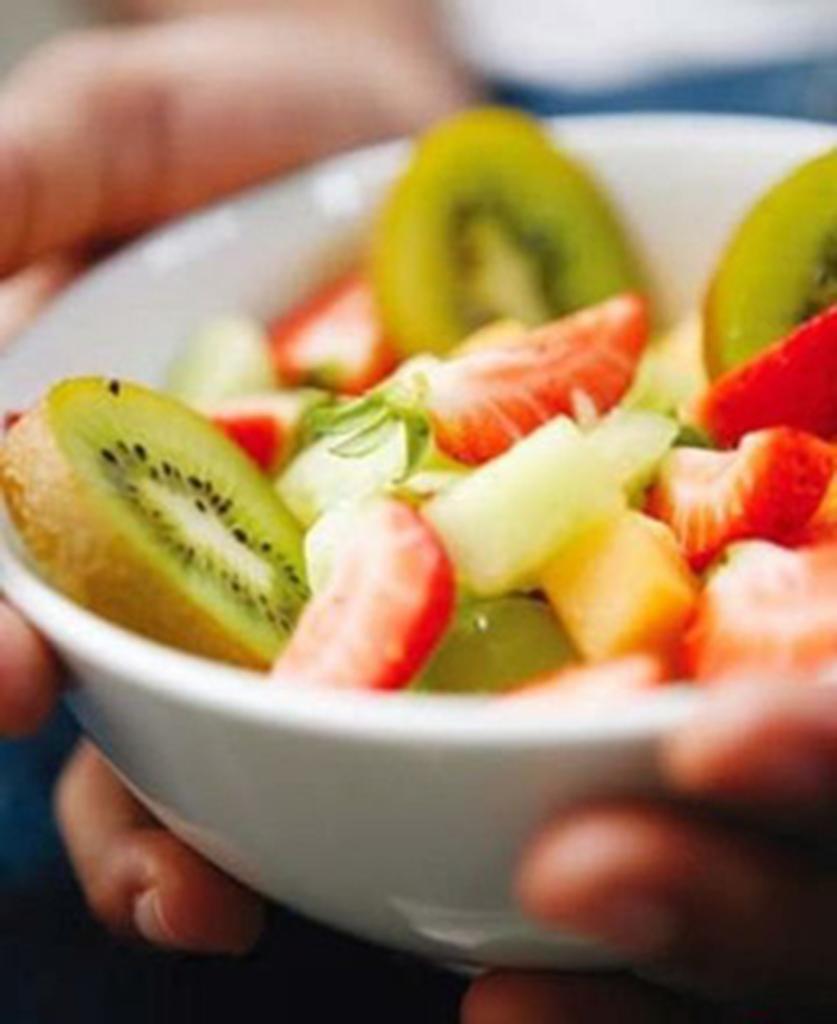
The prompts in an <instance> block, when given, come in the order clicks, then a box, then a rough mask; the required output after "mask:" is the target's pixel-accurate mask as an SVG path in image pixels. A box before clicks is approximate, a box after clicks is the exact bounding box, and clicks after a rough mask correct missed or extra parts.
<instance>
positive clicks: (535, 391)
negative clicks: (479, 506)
mask: <svg viewBox="0 0 837 1024" xmlns="http://www.w3.org/2000/svg"><path fill="white" fill-rule="evenodd" d="M648 332H649V315H648V308H647V304H646V303H645V301H644V300H643V299H642V298H641V297H640V296H638V295H633V294H625V295H620V296H618V297H616V298H614V299H610V300H608V301H607V302H604V303H602V304H600V305H598V306H594V307H592V308H590V309H585V310H582V311H581V312H580V313H575V314H573V315H571V316H568V317H565V318H563V319H562V320H558V321H556V322H554V323H551V324H547V325H546V326H544V327H541V328H538V329H537V330H535V331H533V332H532V333H531V334H530V335H529V337H528V339H526V340H519V339H518V340H515V341H514V342H512V343H509V344H505V345H497V346H496V347H491V348H485V349H481V350H477V351H473V352H469V353H466V354H465V355H462V356H460V357H459V358H455V359H451V360H449V361H447V362H441V363H439V364H438V365H437V366H435V367H434V368H433V369H432V370H431V371H430V372H428V375H427V378H428V394H427V397H426V403H427V408H428V411H429V414H430V419H431V422H432V424H433V429H434V435H435V438H436V442H437V444H438V445H439V447H440V448H441V449H442V451H444V452H445V453H446V454H448V455H450V456H451V457H452V458H454V459H457V460H459V461H460V462H464V463H467V464H469V465H478V464H480V463H482V462H486V461H488V460H489V459H493V458H495V457H496V456H498V455H501V454H502V453H503V452H504V451H506V450H507V449H509V448H510V447H511V446H512V445H514V444H515V443H516V442H517V441H519V440H520V439H521V438H523V437H525V436H526V435H527V434H530V433H532V431H534V430H535V429H536V428H537V427H539V426H542V425H543V424H544V423H546V422H547V421H548V420H550V419H553V418H554V417H555V416H559V415H561V414H567V415H571V416H572V415H583V414H584V413H585V412H589V410H590V409H591V407H592V408H595V410H596V411H597V412H599V413H603V412H606V411H607V410H609V409H610V408H612V407H613V406H614V405H616V403H617V402H618V401H619V400H620V399H621V398H622V396H623V395H624V394H625V392H626V391H627V389H628V387H629V386H630V384H631V381H632V380H633V377H634V373H635V371H636V367H637V364H638V362H639V358H640V356H641V355H642V352H643V349H644V347H645V344H646V341H647V338H648Z"/></svg>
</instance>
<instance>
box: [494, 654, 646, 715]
mask: <svg viewBox="0 0 837 1024" xmlns="http://www.w3.org/2000/svg"><path fill="white" fill-rule="evenodd" d="M663 681H664V676H663V667H662V664H661V663H660V662H659V661H658V660H657V659H656V658H652V657H650V656H649V655H644V654H637V655H633V656H631V657H627V658H618V659H615V660H613V661H607V662H602V664H600V665H586V666H583V667H581V668H568V669H562V670H561V671H560V672H556V673H555V674H554V675H549V676H546V677H544V678H541V679H537V680H534V681H533V682H530V683H527V684H525V685H524V686H522V687H520V688H519V689H517V690H514V691H513V692H512V693H510V694H508V695H507V696H506V697H505V698H504V705H505V707H508V706H509V704H510V703H512V702H513V703H514V705H515V707H519V708H525V707H530V706H531V707H533V708H536V709H539V708H542V709H543V710H544V711H546V710H548V709H549V708H554V709H556V710H557V709H560V710H562V711H564V710H572V711H582V710H583V711H587V710H591V711H595V710H598V709H599V708H601V710H603V711H607V710H608V709H609V708H610V707H612V706H613V704H614V703H616V702H618V701H620V700H624V698H625V697H629V696H632V695H633V694H636V693H642V692H644V691H647V690H654V689H656V688H657V687H659V686H661V685H662V684H663Z"/></svg>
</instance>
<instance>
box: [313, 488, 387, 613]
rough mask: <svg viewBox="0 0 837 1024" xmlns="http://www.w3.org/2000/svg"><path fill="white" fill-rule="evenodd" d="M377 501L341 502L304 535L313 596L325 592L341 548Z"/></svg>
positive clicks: (351, 539)
mask: <svg viewBox="0 0 837 1024" xmlns="http://www.w3.org/2000/svg"><path fill="white" fill-rule="evenodd" d="M379 500H380V498H377V497H372V498H361V499H359V500H356V501H344V502H340V503H339V504H337V505H335V506H334V507H333V508H331V509H329V510H328V511H327V512H325V513H324V514H323V515H321V516H320V518H319V519H318V520H317V521H316V522H315V523H314V525H313V526H312V527H311V528H310V530H308V532H307V533H306V534H305V567H306V570H307V573H308V584H309V586H310V587H311V591H312V593H314V594H319V593H320V592H321V591H322V590H324V589H325V587H326V585H327V584H328V581H329V580H330V579H331V574H332V571H333V569H334V566H335V564H336V562H337V560H338V558H339V556H340V552H341V551H342V549H343V548H344V547H346V546H347V545H349V544H351V543H352V541H353V540H354V539H355V538H356V537H357V536H358V531H359V529H362V523H363V517H364V516H367V515H368V514H369V511H370V508H371V507H372V506H373V505H374V504H375V503H376V502H377V501H379Z"/></svg>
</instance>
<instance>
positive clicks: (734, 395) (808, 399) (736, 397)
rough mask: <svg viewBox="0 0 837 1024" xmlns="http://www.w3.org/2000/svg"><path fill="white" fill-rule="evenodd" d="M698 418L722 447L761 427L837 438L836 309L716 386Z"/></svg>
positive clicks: (698, 410)
mask: <svg viewBox="0 0 837 1024" xmlns="http://www.w3.org/2000/svg"><path fill="white" fill-rule="evenodd" d="M835 216H837V214H835ZM835 230H837V221H835ZM835 255H837V252H836V253H835ZM697 417H698V419H699V420H700V421H701V422H702V423H703V424H704V425H705V426H706V428H707V429H708V430H709V432H710V433H711V434H712V436H713V437H714V438H715V439H716V440H717V441H718V442H719V443H720V444H725V445H734V444H737V442H738V441H739V440H740V439H741V438H742V437H743V436H744V435H745V434H748V433H750V432H752V431H754V430H761V429H762V428H764V427H776V426H786V427H797V428H798V429H799V430H807V431H810V433H812V434H819V435H820V437H825V438H831V437H834V436H835V435H837V306H835V307H834V308H833V309H829V310H828V311H827V312H826V313H823V314H822V316H819V317H816V318H815V319H813V320H811V321H809V322H808V323H806V324H803V326H802V327H800V328H798V329H797V330H796V331H794V332H793V334H791V335H790V337H788V338H786V339H785V340H784V341H779V342H777V343H776V344H775V345H772V346H770V347H769V348H768V349H766V351H764V352H762V353H761V354H760V355H757V356H755V357H754V358H753V359H752V360H751V361H750V362H748V363H745V364H744V365H743V366H741V367H739V368H738V369H734V370H731V371H730V372H729V373H727V374H725V375H724V376H723V377H721V378H720V379H718V380H717V381H715V383H714V384H713V385H712V387H711V388H710V389H709V391H708V392H707V393H706V394H705V396H704V397H703V398H702V399H701V400H700V403H699V405H698V407H697Z"/></svg>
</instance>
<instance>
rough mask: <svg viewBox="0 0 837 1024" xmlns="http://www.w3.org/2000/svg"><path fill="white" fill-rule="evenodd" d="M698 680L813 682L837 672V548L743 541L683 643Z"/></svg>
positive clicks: (704, 599)
mask: <svg viewBox="0 0 837 1024" xmlns="http://www.w3.org/2000/svg"><path fill="white" fill-rule="evenodd" d="M685 647H686V661H687V664H688V666H689V668H690V670H691V671H692V672H693V673H694V675H695V677H696V678H697V679H699V680H700V681H702V682H714V681H716V680H724V679H729V678H732V677H736V676H748V675H756V676H758V675H772V676H775V677H777V678H778V679H781V680H782V681H785V682H787V681H789V680H793V679H795V678H798V679H799V681H800V682H814V681H816V679H817V678H822V677H823V675H824V674H825V673H828V674H829V675H830V677H831V679H832V681H835V680H834V672H833V669H834V668H835V667H837V545H834V544H831V545H826V546H824V547H818V548H806V549H804V550H800V551H788V550H786V549H785V548H780V547H777V546H775V545H773V544H765V543H757V544H742V545H740V546H738V547H736V548H734V549H733V550H732V551H731V553H730V557H729V560H728V562H727V563H726V564H725V565H724V566H722V567H721V568H720V569H718V571H717V572H716V573H715V574H714V575H713V576H712V578H711V580H710V581H709V584H708V585H707V587H706V589H705V590H704V592H703V594H702V596H701V598H700V601H699V604H698V613H697V616H696V618H695V621H694V624H693V626H692V628H691V630H690V631H689V634H688V636H687V639H686V645H685Z"/></svg>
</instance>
